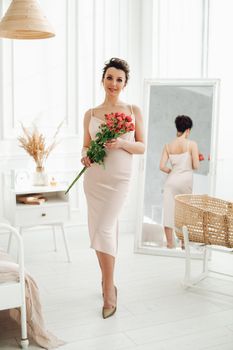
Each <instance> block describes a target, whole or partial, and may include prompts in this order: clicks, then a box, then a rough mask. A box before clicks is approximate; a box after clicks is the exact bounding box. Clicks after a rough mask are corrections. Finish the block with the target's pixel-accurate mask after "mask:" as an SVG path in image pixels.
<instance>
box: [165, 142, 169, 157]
mask: <svg viewBox="0 0 233 350" xmlns="http://www.w3.org/2000/svg"><path fill="white" fill-rule="evenodd" d="M165 148H166V151H167V154H168V155H169V149H168V144H167V143H166V145H165Z"/></svg>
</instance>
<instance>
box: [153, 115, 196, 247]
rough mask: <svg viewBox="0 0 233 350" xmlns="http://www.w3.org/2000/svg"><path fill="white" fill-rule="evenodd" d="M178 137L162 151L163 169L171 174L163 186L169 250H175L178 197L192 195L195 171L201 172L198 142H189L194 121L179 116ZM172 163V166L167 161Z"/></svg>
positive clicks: (164, 221)
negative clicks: (175, 210)
mask: <svg viewBox="0 0 233 350" xmlns="http://www.w3.org/2000/svg"><path fill="white" fill-rule="evenodd" d="M175 125H176V129H177V137H176V138H175V139H174V140H172V141H171V142H170V143H169V144H166V145H165V146H164V148H163V153H162V157H161V161H160V170H161V171H163V172H165V173H166V174H168V176H167V179H166V182H165V185H164V217H163V224H164V230H165V235H166V239H167V248H173V228H174V209H175V199H174V197H175V196H176V195H177V194H186V193H187V194H188V193H192V188H193V170H194V169H198V166H199V153H198V147H197V144H196V142H194V141H189V140H188V137H189V135H190V131H191V128H192V126H193V122H192V119H191V118H189V117H188V116H185V115H180V116H178V117H177V118H176V119H175ZM168 161H170V166H171V167H168V166H167V162H168Z"/></svg>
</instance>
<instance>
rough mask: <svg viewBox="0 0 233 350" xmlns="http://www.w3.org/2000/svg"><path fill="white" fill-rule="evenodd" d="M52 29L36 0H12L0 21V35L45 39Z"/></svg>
mask: <svg viewBox="0 0 233 350" xmlns="http://www.w3.org/2000/svg"><path fill="white" fill-rule="evenodd" d="M53 36H55V33H54V30H53V28H52V27H51V25H50V23H49V22H48V20H47V18H46V16H45V15H44V14H43V12H42V10H41V8H40V6H39V4H38V2H37V1H36V0H13V1H12V3H11V5H10V7H9V8H8V10H7V12H6V13H5V16H4V17H3V18H2V20H1V22H0V37H2V38H8V39H46V38H51V37H53Z"/></svg>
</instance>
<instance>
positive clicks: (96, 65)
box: [0, 0, 233, 231]
mask: <svg viewBox="0 0 233 350" xmlns="http://www.w3.org/2000/svg"><path fill="white" fill-rule="evenodd" d="M209 2H210V7H209V8H210V11H209V13H208V12H207V13H205V12H204V9H206V8H207V7H208V6H206V5H208V1H207V0H188V1H187V0H85V1H84V0H80V1H75V0H56V4H58V5H59V6H58V5H57V6H58V8H59V7H61V8H62V7H64V8H65V9H66V10H65V11H64V13H63V17H59V16H58V17H57V15H56V11H54V1H53V0H46V1H41V4H42V5H43V8H44V10H45V12H46V14H47V16H48V18H49V19H50V20H51V21H52V22H53V21H54V23H56V26H57V29H58V36H57V38H56V39H48V40H44V41H43V43H42V42H41V44H40V45H42V48H43V49H42V51H41V55H42V56H43V60H44V62H46V58H45V56H44V55H49V52H50V54H51V48H52V49H53V54H54V53H56V54H57V55H59V50H62V51H61V52H62V53H63V54H64V52H65V56H64V62H65V65H64V67H63V68H62V69H64V70H63V73H62V72H60V75H59V78H58V80H57V84H59V83H60V84H61V82H62V79H65V86H66V90H65V92H64V95H62V91H63V90H62V87H61V86H60V87H59V89H58V90H59V91H60V95H59V91H57V94H58V95H57V96H60V99H61V101H63V102H62V103H63V104H62V105H61V107H60V111H62V113H61V115H59V113H56V111H57V109H56V104H54V105H51V104H50V103H49V102H48V101H46V99H45V97H44V100H43V106H44V109H43V111H42V116H44V117H45V119H44V120H45V123H44V126H45V127H46V128H47V129H51V128H54V126H55V125H56V124H57V122H58V121H59V120H60V117H61V116H62V117H64V118H65V120H66V124H65V127H64V129H63V140H62V143H61V144H60V146H59V147H58V148H57V149H56V150H55V151H54V153H53V154H52V155H51V157H50V159H49V162H48V168H49V169H51V170H53V171H55V170H65V171H66V174H67V175H66V176H67V178H69V179H71V178H72V176H73V175H74V173H75V171H76V170H79V169H80V163H79V153H80V148H81V142H82V118H83V114H84V111H85V110H86V109H87V108H90V107H91V106H94V105H95V104H97V103H99V102H100V101H101V99H102V97H103V91H102V88H101V83H100V81H101V73H102V66H103V62H104V61H105V60H107V59H109V58H110V57H113V56H119V57H122V58H125V59H126V60H128V61H129V63H130V66H131V79H130V82H129V86H128V88H127V91H126V93H125V96H124V98H125V99H126V100H128V101H129V102H132V103H136V104H138V105H141V106H142V105H143V81H144V79H145V78H201V77H203V76H204V75H205V76H206V77H207V76H208V77H210V78H220V79H221V80H222V83H221V99H220V101H221V107H220V124H219V143H218V147H219V153H218V172H217V194H218V195H219V196H221V197H224V198H229V199H232V198H233V193H232V192H233V187H232V186H231V178H232V175H233V174H232V168H233V167H232V166H231V163H232V154H231V142H230V141H231V126H232V122H231V115H230V113H231V104H230V101H231V85H230V83H231V71H232V67H231V65H232V61H233V60H232V58H233V57H232V55H233V53H232V51H231V50H230V49H229V48H230V46H231V44H230V39H229V38H228V36H229V33H230V32H231V31H230V29H231V26H233V24H232V21H231V17H230V15H231V2H230V1H229V0H222V1H219V0H210V1H209ZM0 4H1V5H3V8H4V9H5V8H6V7H7V4H9V1H8V0H4V1H1V2H0ZM4 9H3V10H4ZM0 10H1V8H0ZM208 14H209V22H210V27H209V37H205V29H206V27H207V24H208ZM68 18H69V20H68ZM203 20H204V21H203ZM59 33H60V34H59ZM206 39H209V40H206ZM56 40H57V41H56ZM59 40H63V44H62V45H59V46H58V45H56V43H58V41H59ZM27 45H28V47H27V50H28V51H27V52H30V47H32V46H33V45H36V44H35V43H31V44H26V43H25V44H22V43H21V44H20V43H12V42H11V41H10V40H2V39H0V67H1V68H0V75H1V79H0V84H1V85H0V86H1V92H0V111H1V113H0V115H1V117H0V171H4V170H6V169H11V168H22V167H28V166H29V167H32V164H33V163H32V162H31V161H30V160H29V157H28V156H27V155H26V154H25V153H24V152H23V150H20V149H19V147H18V145H17V141H16V136H17V135H19V128H18V126H17V121H18V120H21V119H22V118H23V120H25V121H29V119H30V118H32V119H33V117H34V116H37V115H38V114H39V113H40V112H41V110H40V104H39V103H38V105H37V104H33V105H31V109H33V113H31V114H30V113H29V112H27V113H24V108H23V106H21V107H20V108H18V109H16V110H14V108H15V107H16V106H17V104H16V103H15V102H16V101H19V100H20V99H18V100H17V98H18V97H17V96H16V95H15V94H16V91H20V92H21V93H23V91H24V89H23V85H22V87H21V89H18V90H17V89H14V87H15V86H14V84H15V83H16V78H17V74H16V73H17V72H18V73H20V74H21V75H22V73H23V72H20V66H19V65H18V62H19V61H18V58H19V57H20V55H21V58H22V57H24V54H25V47H26V46H27ZM30 45H32V46H30ZM37 45H39V44H37ZM208 45H209V46H208ZM208 48H209V55H208V57H207V53H208ZM37 50H39V49H37ZM37 52H38V51H37ZM31 55H32V57H33V53H31ZM42 56H41V57H42ZM49 57H51V56H50V55H49ZM53 57H54V56H53ZM16 58H17V61H15V60H16ZM38 58H40V55H39V54H38ZM47 58H48V57H47ZM207 58H208V60H207ZM58 61H59V62H60V64H61V57H59V60H58ZM25 62H26V61H25ZM38 62H41V60H39V61H38ZM59 62H56V55H55V58H54V60H53V61H52V62H51V61H50V64H52V65H53V67H54V69H55V70H56V69H59V65H57V63H58V64H59ZM36 67H39V65H36V63H35V61H33V64H32V67H31V69H34V73H35V75H36V74H37V75H38V73H39V72H38V71H37V70H38V68H36ZM13 68H14V70H13ZM207 68H208V69H207ZM15 70H17V71H15ZM27 72H28V70H27V66H26V65H24V73H25V74H26V75H25V76H24V78H23V79H24V83H25V79H26V78H27ZM206 73H208V75H207V74H206ZM2 77H3V80H2ZM29 78H30V77H29ZM28 81H30V79H29V80H28ZM22 84H23V83H22ZM30 84H32V85H33V84H35V80H33V79H32V80H31V83H30ZM30 84H29V85H28V87H29V88H28V89H27V93H29V92H30ZM41 84H42V86H43V82H41ZM3 87H4V89H3ZM52 89H54V86H53V87H51V89H50V91H51V90H52ZM28 91H29V92H28ZM18 96H20V95H18ZM41 96H43V94H42V95H41ZM44 96H45V94H44ZM29 99H30V96H29ZM55 102H56V98H55ZM46 103H47V105H48V104H49V108H50V112H51V113H53V114H52V115H53V117H52V118H50V115H51V114H47V115H46V113H47V112H46ZM25 107H28V105H27V106H25ZM19 111H21V112H22V113H21V114H19ZM136 176H137V161H136V162H135V179H134V181H133V182H132V190H131V193H130V197H129V199H128V202H127V204H126V208H127V210H126V213H127V215H126V214H125V216H124V215H123V216H122V218H121V223H122V227H123V226H124V229H126V227H127V230H131V231H132V230H133V229H134V223H135V221H136V220H135V216H136V213H135V206H134V205H132V203H133V204H134V203H136V201H137V192H136V186H137V179H136ZM0 191H1V182H0ZM1 193H2V192H1ZM1 199H2V197H1V198H0V216H1V215H2V214H3V202H2V200H1ZM84 202H85V201H84V196H83V193H82V186H81V183H80V184H79V186H76V188H75V189H74V190H73V192H72V205H73V209H74V218H75V220H76V222H78V223H84V222H86V216H85V207H84V206H83V203H84Z"/></svg>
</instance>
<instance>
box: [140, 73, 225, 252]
mask: <svg viewBox="0 0 233 350" xmlns="http://www.w3.org/2000/svg"><path fill="white" fill-rule="evenodd" d="M218 91H219V81H218V80H210V79H201V80H147V81H145V89H144V101H145V105H144V111H145V113H146V115H145V117H146V118H145V119H146V120H145V124H146V134H147V149H146V153H145V155H144V158H143V159H142V164H141V167H140V169H141V174H140V179H141V182H142V183H141V184H140V186H139V191H140V192H141V197H140V198H141V200H140V201H139V204H138V216H137V217H138V223H137V232H136V237H135V251H136V252H138V253H146V254H155V255H168V256H181V257H182V256H184V251H182V249H181V248H180V247H179V246H178V244H177V248H175V249H168V248H166V244H165V235H164V229H163V225H162V222H163V186H164V182H165V179H166V176H167V175H166V174H164V173H162V172H161V171H160V169H159V162H160V157H161V153H162V150H163V147H164V145H165V144H166V143H169V142H170V141H171V140H172V139H173V138H175V137H176V129H175V124H174V120H175V118H176V116H177V115H188V116H190V117H191V118H192V120H193V124H194V126H193V128H192V130H191V134H190V139H191V140H195V141H196V142H197V144H198V148H199V153H200V154H201V159H202V161H201V162H200V168H199V169H198V170H197V171H195V172H194V176H193V193H195V194H209V195H214V194H215V165H216V146H217V140H216V138H217V123H218V95H219V94H218ZM174 240H175V237H174Z"/></svg>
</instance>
